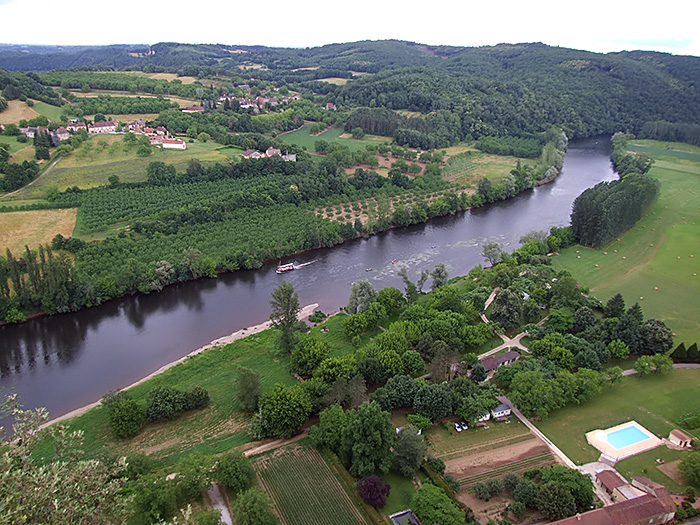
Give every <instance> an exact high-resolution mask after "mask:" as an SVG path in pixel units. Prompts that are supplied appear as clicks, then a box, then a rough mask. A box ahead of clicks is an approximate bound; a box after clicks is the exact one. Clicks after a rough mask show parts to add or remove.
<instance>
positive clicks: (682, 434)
mask: <svg viewBox="0 0 700 525" xmlns="http://www.w3.org/2000/svg"><path fill="white" fill-rule="evenodd" d="M671 435H672V436H673V437H675V438H677V439H679V440H680V441H691V440H692V439H693V438H691V437H690V436H689V435H688V434H686V433H685V432H682V431H680V430H678V429H674V430H671Z"/></svg>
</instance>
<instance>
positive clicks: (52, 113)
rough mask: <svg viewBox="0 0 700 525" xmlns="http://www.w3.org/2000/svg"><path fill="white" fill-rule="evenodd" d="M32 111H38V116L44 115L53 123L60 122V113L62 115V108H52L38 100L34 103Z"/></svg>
mask: <svg viewBox="0 0 700 525" xmlns="http://www.w3.org/2000/svg"><path fill="white" fill-rule="evenodd" d="M34 110H35V111H38V112H39V114H40V115H44V116H45V117H46V118H47V119H49V120H53V121H55V122H60V120H61V113H63V108H60V107H58V106H52V105H51V104H47V103H46V102H41V101H39V100H35V101H34Z"/></svg>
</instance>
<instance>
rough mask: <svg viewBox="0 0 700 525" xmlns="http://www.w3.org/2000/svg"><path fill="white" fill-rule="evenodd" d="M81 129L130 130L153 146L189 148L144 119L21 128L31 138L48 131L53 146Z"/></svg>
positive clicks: (94, 131)
mask: <svg viewBox="0 0 700 525" xmlns="http://www.w3.org/2000/svg"><path fill="white" fill-rule="evenodd" d="M80 130H84V131H85V132H87V133H88V134H90V135H100V134H104V133H117V132H118V131H121V132H127V131H130V132H132V133H134V134H136V135H146V136H147V137H148V140H149V141H150V143H151V145H152V146H156V147H161V148H163V149H179V150H184V149H187V143H186V142H185V141H184V140H182V139H176V138H174V137H172V136H171V135H170V133H169V132H168V130H167V129H165V128H164V127H163V126H158V127H157V128H152V127H148V126H146V123H145V121H144V120H143V119H138V120H133V121H131V122H129V123H127V124H125V125H124V126H123V127H120V125H119V123H118V122H114V121H113V120H110V121H107V122H95V123H94V124H86V123H85V122H78V121H77V120H75V121H73V122H71V123H70V124H66V125H65V126H61V127H59V128H57V129H55V130H53V131H51V130H49V129H48V128H44V127H27V128H19V131H20V133H23V134H24V135H25V136H26V137H27V138H30V139H31V138H34V136H35V135H36V134H37V133H42V132H43V133H48V134H49V139H50V140H51V144H52V145H53V146H58V145H59V144H60V143H61V141H62V140H66V139H69V138H70V137H71V134H72V133H76V132H78V131H80Z"/></svg>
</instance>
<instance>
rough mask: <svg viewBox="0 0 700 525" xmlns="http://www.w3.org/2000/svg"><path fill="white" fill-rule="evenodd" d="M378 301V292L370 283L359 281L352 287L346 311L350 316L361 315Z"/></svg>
mask: <svg viewBox="0 0 700 525" xmlns="http://www.w3.org/2000/svg"><path fill="white" fill-rule="evenodd" d="M376 300H377V290H375V288H374V286H372V284H371V283H370V282H369V281H366V280H364V281H357V282H354V283H352V286H350V298H349V299H348V304H347V306H346V307H345V310H346V311H347V312H348V313H349V314H356V313H361V312H364V311H365V310H367V308H369V305H370V304H371V303H373V302H374V301H376Z"/></svg>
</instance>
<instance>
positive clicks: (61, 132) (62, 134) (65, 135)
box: [56, 127, 70, 140]
mask: <svg viewBox="0 0 700 525" xmlns="http://www.w3.org/2000/svg"><path fill="white" fill-rule="evenodd" d="M56 136H57V137H58V138H59V140H66V139H69V138H70V133H69V132H68V130H67V129H66V128H64V127H60V128H58V129H57V130H56Z"/></svg>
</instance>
